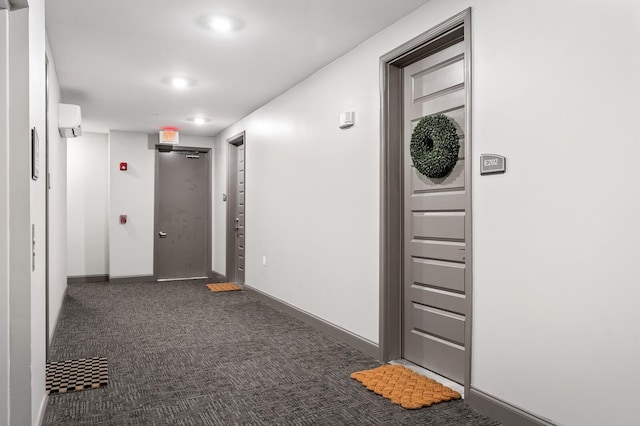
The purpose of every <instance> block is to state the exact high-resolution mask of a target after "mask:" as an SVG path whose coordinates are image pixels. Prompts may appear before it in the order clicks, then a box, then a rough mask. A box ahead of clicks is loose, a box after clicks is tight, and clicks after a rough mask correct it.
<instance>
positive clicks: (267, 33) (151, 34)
mask: <svg viewBox="0 0 640 426" xmlns="http://www.w3.org/2000/svg"><path fill="white" fill-rule="evenodd" d="M427 1H428V0H209V1H204V0H108V1H105V0H47V2H46V6H47V16H46V19H47V33H48V36H49V40H50V43H51V47H52V50H53V56H54V61H55V65H56V71H57V73H58V78H59V81H60V85H61V88H62V99H63V101H64V102H66V103H75V104H79V105H81V107H82V115H83V117H82V127H83V130H84V131H88V132H107V131H108V130H109V129H112V130H129V131H140V132H155V131H157V130H158V129H159V128H160V127H161V126H177V127H180V128H181V130H182V132H183V133H185V134H192V135H209V136H212V135H215V134H217V133H218V132H219V131H221V130H222V129H224V128H225V127H227V126H229V125H231V124H233V123H234V122H236V121H237V120H239V119H241V118H242V117H244V116H245V115H247V114H249V113H250V112H252V111H254V110H255V109H257V108H258V107H260V106H262V105H264V104H265V103H266V102H268V101H269V100H271V99H273V98H274V97H276V96H277V95H279V94H280V93H282V92H283V91H285V90H286V89H287V88H289V87H291V86H293V85H294V84H295V83H297V82H299V81H301V80H303V79H304V78H305V77H307V76H309V75H310V74H312V73H313V72H315V71H316V70H318V69H320V68H322V67H323V66H324V65H326V64H328V63H330V62H331V61H333V60H334V59H336V58H338V57H340V56H341V55H343V54H344V53H346V52H347V51H349V50H350V49H352V48H353V47H355V46H356V45H358V44H360V43H361V42H363V41H364V40H366V39H367V38H369V37H371V36H372V35H373V34H375V33H377V32H378V31H380V30H381V29H383V28H385V27H387V26H388V25H390V24H391V23H393V22H395V21H396V20H398V19H399V18H401V17H402V16H405V15H406V14H408V13H409V12H411V11H413V10H415V9H416V8H418V7H419V6H421V5H422V4H424V3H426V2H427ZM212 14H222V15H227V16H232V17H235V18H237V19H239V20H240V21H241V22H242V28H241V29H240V30H238V31H235V32H232V33H227V34H220V33H215V32H212V31H210V30H208V29H206V28H205V27H204V26H203V25H202V18H203V17H205V16H208V15H212ZM175 75H180V76H186V77H189V78H192V79H194V80H196V81H197V84H196V85H195V86H193V87H189V88H187V89H182V90H177V89H174V88H173V87H171V86H169V85H167V84H165V83H163V79H165V78H167V77H171V76H175ZM196 115H204V116H206V117H209V118H210V119H211V122H210V123H207V124H205V125H203V126H196V125H195V124H193V123H190V122H189V121H187V119H188V118H190V117H194V116H196Z"/></svg>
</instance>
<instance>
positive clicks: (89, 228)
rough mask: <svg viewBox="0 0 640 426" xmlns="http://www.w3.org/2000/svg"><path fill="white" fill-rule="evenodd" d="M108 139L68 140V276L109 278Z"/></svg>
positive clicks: (98, 136)
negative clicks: (102, 276)
mask: <svg viewBox="0 0 640 426" xmlns="http://www.w3.org/2000/svg"><path fill="white" fill-rule="evenodd" d="M108 148H109V144H108V136H107V135H106V134H98V133H84V134H83V135H82V136H80V137H78V138H71V139H67V163H68V167H67V188H68V189H67V192H68V194H67V200H66V203H67V212H68V213H67V236H68V239H67V247H66V250H67V254H68V257H67V271H66V272H67V274H68V276H70V277H75V276H91V275H108V274H109V226H108V223H107V222H108V217H109V173H108V158H109V157H108V155H109V150H108Z"/></svg>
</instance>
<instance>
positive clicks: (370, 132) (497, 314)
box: [214, 0, 640, 425]
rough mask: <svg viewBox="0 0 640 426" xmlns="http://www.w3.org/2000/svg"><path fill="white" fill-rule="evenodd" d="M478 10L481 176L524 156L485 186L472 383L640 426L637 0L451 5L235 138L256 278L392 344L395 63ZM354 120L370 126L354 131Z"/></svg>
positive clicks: (571, 412)
mask: <svg viewBox="0 0 640 426" xmlns="http://www.w3.org/2000/svg"><path fill="white" fill-rule="evenodd" d="M469 6H471V7H473V12H472V14H473V15H472V16H473V102H472V108H473V128H472V132H473V144H474V149H473V157H475V160H474V161H473V164H474V165H475V164H477V161H478V157H479V154H480V153H483V152H496V153H499V154H503V155H506V156H507V158H508V162H509V165H508V172H507V173H506V174H505V175H502V176H489V177H480V176H479V174H478V171H477V170H475V171H474V176H473V178H474V182H473V191H474V202H473V215H474V216H473V226H474V229H473V231H474V247H473V250H474V301H473V302H474V317H473V321H474V323H473V370H472V371H473V377H472V383H471V384H472V386H473V387H475V388H477V389H480V390H482V391H484V392H486V393H488V394H490V395H493V396H495V397H498V398H500V399H502V400H504V401H507V402H509V403H511V404H513V405H516V406H519V407H522V408H524V409H525V410H527V411H530V412H532V413H534V414H537V415H540V416H544V417H547V418H549V419H551V420H553V421H555V422H558V423H560V424H566V425H600V424H618V425H624V424H632V423H633V421H634V419H635V417H636V413H635V411H634V403H633V398H634V396H635V395H636V394H637V392H636V390H635V382H636V381H637V379H639V378H640V365H639V364H638V363H637V362H636V360H637V359H638V358H640V339H639V337H640V310H638V309H637V306H636V304H637V303H636V300H637V299H638V298H639V297H640V288H639V287H638V286H637V285H636V284H637V282H638V280H637V276H636V271H635V268H634V264H635V257H636V253H637V248H636V244H635V242H636V241H637V240H638V238H640V222H638V221H637V220H636V218H635V216H637V212H638V211H639V210H640V201H639V200H640V198H639V197H638V196H637V194H638V193H640V180H638V179H637V176H636V175H635V173H634V169H635V167H634V166H635V165H637V164H638V160H639V159H640V158H639V157H640V147H639V146H638V145H637V144H636V143H634V139H633V137H632V135H634V134H635V133H636V132H635V131H634V129H633V127H632V123H634V122H635V121H636V120H635V119H636V116H637V115H638V113H639V112H640V111H639V110H638V106H637V99H638V98H639V96H640V54H639V51H638V49H637V46H636V41H637V40H639V39H640V3H638V2H636V1H634V0H616V1H611V2H606V3H605V2H596V1H587V2H576V1H568V0H564V1H553V2H552V1H542V2H540V1H537V2H536V1H524V0H522V1H518V2H513V1H506V0H482V1H480V0H447V1H445V0H433V1H431V2H429V3H427V4H426V5H425V6H423V7H422V8H421V9H418V10H417V11H416V12H414V13H412V14H411V15H409V16H407V17H405V18H404V19H402V20H400V21H399V22H397V23H396V24H394V25H392V26H391V27H389V28H387V29H386V30H384V31H382V32H381V33H379V34H378V35H376V36H374V37H373V38H371V39H370V40H369V41H367V42H365V43H363V44H362V45H361V46H359V47H357V48H356V49H354V50H353V51H351V52H350V53H348V54H347V55H345V56H344V57H342V58H340V59H338V60H337V61H335V62H334V63H332V64H330V65H329V66H327V67H326V68H324V69H323V70H321V71H319V72H318V73H316V74H315V75H313V76H311V77H310V78H308V79H307V80H305V81H303V82H302V83H300V84H298V85H296V86H295V87H293V88H292V89H290V90H289V91H288V92H286V93H284V94H283V95H282V96H280V97H278V98H276V99H275V100H273V101H272V102H270V103H268V104H267V105H265V106H264V107H262V108H261V109H259V110H258V111H256V112H255V113H253V114H251V115H250V116H248V117H246V118H245V119H243V120H241V121H240V122H239V123H237V124H235V125H233V126H231V127H230V128H229V129H227V130H225V131H224V132H223V133H222V134H221V135H220V137H219V142H218V146H217V147H216V158H217V160H216V164H215V169H216V176H217V178H221V179H224V180H225V181H226V164H225V163H226V149H227V144H226V139H227V138H228V137H230V136H231V135H233V134H236V133H238V132H240V131H242V130H246V131H247V136H246V137H247V154H246V155H247V175H246V179H247V187H246V188H247V189H246V191H247V239H246V246H247V247H246V282H247V284H249V285H251V286H253V287H255V288H257V289H259V290H261V291H263V292H266V293H268V294H270V295H272V296H274V297H277V298H279V299H282V300H284V301H285V302H288V303H291V304H293V305H295V306H297V307H298V308H300V309H303V310H305V311H308V312H310V313H312V314H314V315H317V316H319V317H321V318H323V319H325V320H327V321H329V322H332V323H334V324H336V325H338V326H340V327H343V328H345V329H347V330H349V331H351V332H353V333H355V334H357V335H360V336H362V337H364V338H366V339H369V340H371V341H374V342H377V341H378V289H379V276H378V267H379V262H378V250H379V230H378V228H379V214H378V207H379V150H380V138H379V128H380V120H379V107H380V100H379V58H380V56H382V55H383V54H385V53H386V52H388V51H390V50H392V49H394V48H396V47H397V46H399V45H401V44H403V43H404V42H406V41H408V40H410V39H411V38H413V37H415V36H417V35H418V34H420V33H422V32H424V31H426V30H428V29H430V28H432V27H433V26H435V25H436V24H438V23H440V22H442V21H443V20H445V19H448V18H449V17H451V16H453V15H455V14H457V13H459V12H461V11H462V10H464V9H465V8H467V7H469ZM346 110H353V111H356V125H355V126H354V127H353V128H352V129H350V130H347V131H340V130H338V128H337V118H338V114H339V113H340V112H341V111H346ZM225 188H226V183H222V184H221V183H220V182H217V183H216V187H215V191H216V194H214V200H216V204H215V213H216V222H215V223H216V234H217V235H223V233H224V223H225V218H224V217H225V215H226V209H225V206H224V204H223V203H222V202H221V201H220V196H221V191H226V189H225ZM214 247H215V248H216V253H215V256H214V259H215V268H216V269H217V270H219V271H220V272H223V271H224V265H225V263H224V245H223V244H216V245H215V246H214ZM265 255H266V256H267V265H266V266H263V265H262V256H265ZM549 389H552V391H550V390H549ZM596 389H602V390H603V391H602V392H600V391H597V390H596ZM614 389H615V390H614ZM558 397H560V398H561V402H558V400H557V398H558Z"/></svg>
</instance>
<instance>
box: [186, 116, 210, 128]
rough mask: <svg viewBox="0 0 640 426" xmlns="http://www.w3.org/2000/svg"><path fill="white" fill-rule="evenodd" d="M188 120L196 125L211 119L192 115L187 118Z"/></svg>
mask: <svg viewBox="0 0 640 426" xmlns="http://www.w3.org/2000/svg"><path fill="white" fill-rule="evenodd" d="M189 121H191V122H193V124H197V125H198V126H202V125H203V124H206V123H208V122H210V121H211V119H209V118H206V117H193V118H189Z"/></svg>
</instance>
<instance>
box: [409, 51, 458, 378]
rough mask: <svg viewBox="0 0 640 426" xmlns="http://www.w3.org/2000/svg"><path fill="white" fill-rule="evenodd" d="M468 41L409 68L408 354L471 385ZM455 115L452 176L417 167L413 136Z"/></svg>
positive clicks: (432, 368) (418, 362)
mask: <svg viewBox="0 0 640 426" xmlns="http://www.w3.org/2000/svg"><path fill="white" fill-rule="evenodd" d="M464 53H465V45H464V42H460V43H457V44H455V45H453V46H450V47H448V48H446V49H444V50H440V51H439V52H436V53H434V54H432V55H430V56H428V57H426V58H425V59H422V60H420V61H418V62H415V63H413V64H411V65H409V66H407V67H406V68H404V70H403V71H404V77H403V79H404V81H403V85H404V119H403V125H404V130H403V131H404V287H403V289H404V291H403V294H404V296H403V298H404V300H403V345H402V350H403V357H404V358H405V359H407V360H409V361H411V362H413V363H415V364H418V365H421V366H423V367H425V368H427V369H429V370H431V371H434V372H436V373H438V374H441V375H443V376H445V377H448V378H450V379H452V380H455V381H456V382H459V383H463V382H464V373H465V346H464V345H465V319H466V316H467V304H466V301H465V299H466V295H465V273H466V271H465V250H466V242H465V211H467V208H468V207H469V206H467V201H466V200H467V197H466V193H465V156H464V154H465V152H464V151H465V150H464V135H465V133H466V132H465V128H464V126H465V66H464V60H465V58H464ZM437 113H443V114H445V115H447V116H448V117H450V118H451V119H453V120H454V121H455V123H456V127H458V135H459V136H460V146H461V148H460V152H459V158H458V162H457V164H456V166H455V167H454V169H453V170H452V171H451V173H450V174H449V175H447V176H446V177H444V178H440V179H430V178H428V177H426V176H424V175H422V174H421V173H419V172H418V171H417V170H415V168H414V167H413V164H412V160H411V157H410V155H409V144H410V141H411V134H412V131H413V129H414V127H415V126H416V125H417V124H418V121H420V119H421V118H422V117H424V116H427V115H431V114H437Z"/></svg>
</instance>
